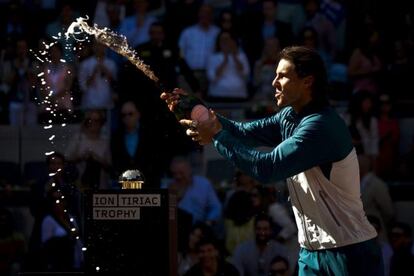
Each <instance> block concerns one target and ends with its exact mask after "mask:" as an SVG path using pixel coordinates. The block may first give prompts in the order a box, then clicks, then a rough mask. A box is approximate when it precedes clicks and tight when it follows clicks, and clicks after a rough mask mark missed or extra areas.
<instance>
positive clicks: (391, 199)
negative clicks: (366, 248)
mask: <svg viewBox="0 0 414 276" xmlns="http://www.w3.org/2000/svg"><path fill="white" fill-rule="evenodd" d="M80 16H82V17H86V16H88V18H89V21H88V22H89V24H93V23H96V24H97V25H98V26H99V27H107V28H109V29H111V30H113V31H115V32H117V33H120V34H123V35H125V37H126V38H127V41H128V43H129V45H130V46H131V47H132V48H134V49H135V51H136V52H137V53H138V55H139V57H140V58H141V59H142V60H143V61H144V62H145V63H146V64H148V65H149V66H150V68H151V69H152V70H153V71H154V72H155V75H156V76H158V77H159V78H160V80H161V82H162V83H163V86H164V87H165V89H167V90H170V89H173V88H174V87H181V88H184V89H185V90H187V91H189V92H191V93H194V94H196V95H197V96H198V97H200V98H201V99H203V100H204V101H205V102H206V103H207V104H208V105H209V106H210V107H212V108H213V109H215V110H216V111H217V112H218V113H221V114H223V115H224V116H226V117H228V118H231V119H235V120H251V119H256V118H261V117H264V116H268V115H271V114H273V113H275V112H277V111H278V110H277V108H276V106H275V103H274V100H273V98H274V88H273V87H272V86H271V82H272V80H273V78H274V74H275V66H276V62H277V53H278V52H279V51H280V50H281V49H282V48H283V47H285V46H289V45H306V46H308V47H311V48H314V49H315V50H316V51H318V52H319V53H320V55H321V56H322V57H323V60H324V61H325V65H326V68H327V72H328V77H329V87H328V93H329V100H330V102H331V105H332V106H333V107H334V108H335V109H336V110H337V111H338V113H339V114H340V115H341V116H342V118H343V119H344V120H345V121H346V123H347V125H348V126H349V130H350V132H351V134H352V138H353V142H354V145H355V148H356V149H357V152H358V155H359V164H360V171H361V195H362V199H363V202H364V207H365V209H366V212H367V214H368V215H369V219H370V221H371V222H372V223H373V224H374V225H375V226H376V227H377V230H378V231H379V233H380V235H379V238H378V242H379V243H380V244H381V247H382V249H383V255H384V260H385V262H384V265H385V271H386V274H387V275H407V274H404V272H403V271H410V267H411V266H410V262H412V261H413V260H414V255H413V254H414V245H413V241H412V228H413V227H414V217H413V214H414V212H413V211H414V197H413V194H414V193H413V190H414V86H413V85H412V82H411V80H412V79H411V78H414V63H413V62H414V60H413V58H414V51H413V50H414V9H413V6H412V4H411V3H404V1H402V0H394V1H392V2H391V1H370V0H361V1H341V0H278V1H276V0H204V1H203V0H151V1H150V0H98V1H96V0H95V1H78V0H73V1H58V0H9V1H7V0H0V33H1V36H0V143H1V152H2V153H1V154H0V188H1V193H0V274H1V275H16V274H17V273H18V272H20V271H81V270H82V266H83V251H82V246H83V245H82V240H83V237H82V229H83V228H82V224H83V219H84V218H83V215H82V205H81V201H82V195H83V193H84V192H85V191H87V190H99V189H118V188H119V185H118V182H117V179H118V176H119V175H120V174H121V173H122V172H123V171H124V170H126V169H139V170H140V171H141V172H142V173H143V174H144V176H145V185H144V187H147V188H168V189H172V190H174V191H175V192H176V193H177V195H178V199H179V201H178V221H179V229H178V245H179V252H178V267H179V271H178V273H179V275H207V274H206V273H207V272H209V271H210V272H211V271H213V272H214V273H216V274H217V275H218V273H219V272H220V273H224V274H222V275H295V268H296V261H297V252H298V249H299V248H298V244H297V241H296V231H297V229H296V226H295V223H294V221H293V216H292V213H291V209H290V206H289V202H288V195H287V192H286V189H285V188H284V182H283V181H282V182H277V183H259V182H257V181H255V180H254V179H252V178H250V177H249V176H247V175H245V174H244V173H243V172H241V171H239V170H237V169H236V168H234V167H233V166H232V165H231V164H229V163H227V161H225V160H224V159H222V158H221V157H220V156H219V155H218V154H217V153H216V152H215V151H214V149H213V148H212V147H211V146H206V147H204V148H202V147H200V146H198V145H196V144H195V143H193V142H192V141H191V140H190V139H189V138H188V137H187V136H186V135H185V133H184V130H183V128H181V126H180V125H179V123H178V122H177V120H176V118H175V117H174V115H173V114H172V113H171V112H169V111H168V109H167V107H166V105H165V103H164V102H162V101H161V100H160V99H159V94H160V91H159V88H157V87H156V86H155V85H154V84H153V82H152V81H151V80H149V79H148V78H147V77H146V76H145V75H144V74H143V73H142V72H140V71H139V70H137V69H136V68H135V67H134V66H133V65H131V64H130V63H129V62H128V61H127V60H125V59H124V58H122V57H121V56H119V55H118V54H116V53H114V52H112V51H111V50H109V49H108V48H106V47H105V46H103V45H101V44H99V43H97V42H96V41H94V40H93V39H87V40H82V41H78V40H75V39H73V38H70V39H68V40H66V39H63V38H61V37H60V36H59V33H60V34H63V33H64V32H65V31H66V29H67V28H68V26H69V25H70V24H71V23H72V22H73V21H74V20H75V19H76V18H78V17H80ZM53 41H57V43H55V44H53V45H51V42H53ZM51 107H52V108H51ZM298 162H300V160H298ZM214 273H213V275H216V274H214ZM209 275H210V274H209Z"/></svg>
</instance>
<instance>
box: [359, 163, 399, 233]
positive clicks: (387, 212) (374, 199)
mask: <svg viewBox="0 0 414 276" xmlns="http://www.w3.org/2000/svg"><path fill="white" fill-rule="evenodd" d="M358 163H359V172H360V177H361V199H362V203H363V204H364V210H365V213H366V214H367V215H371V216H375V217H377V218H378V219H379V221H380V224H381V225H380V226H381V228H382V229H388V228H389V226H390V223H391V222H392V221H393V219H394V204H393V202H392V199H391V195H390V192H389V189H388V185H387V183H385V182H384V181H383V180H382V179H381V178H379V177H378V176H377V175H376V174H375V172H374V171H373V170H372V161H371V159H370V158H369V157H367V156H364V155H358ZM380 239H381V240H387V236H386V233H383V234H382V236H380Z"/></svg>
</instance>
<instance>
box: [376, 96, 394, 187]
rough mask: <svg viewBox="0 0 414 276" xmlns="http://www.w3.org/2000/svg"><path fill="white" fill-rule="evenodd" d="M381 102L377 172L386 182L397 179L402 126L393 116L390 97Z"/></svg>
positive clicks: (384, 97)
mask: <svg viewBox="0 0 414 276" xmlns="http://www.w3.org/2000/svg"><path fill="white" fill-rule="evenodd" d="M379 100H380V107H379V109H380V113H379V118H378V133H379V153H378V157H377V160H376V172H377V174H378V175H379V176H380V177H382V178H383V179H385V180H392V179H393V178H394V179H395V172H396V163H397V160H398V151H399V142H400V126H399V123H398V119H397V118H396V117H395V116H394V114H393V105H392V102H391V99H390V96H388V95H386V94H383V95H381V96H380V98H379Z"/></svg>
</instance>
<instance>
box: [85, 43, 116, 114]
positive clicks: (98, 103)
mask: <svg viewBox="0 0 414 276" xmlns="http://www.w3.org/2000/svg"><path fill="white" fill-rule="evenodd" d="M105 49H106V47H105V46H104V45H103V44H101V43H98V42H97V41H95V42H94V44H93V52H94V55H93V56H91V57H89V58H87V59H86V60H84V61H82V62H81V63H80V64H79V75H78V79H79V85H80V88H81V90H82V107H83V108H84V109H107V110H109V109H111V108H112V106H113V100H114V98H115V93H114V90H113V86H114V82H115V81H116V79H117V67H116V64H115V62H114V61H113V60H111V59H109V58H107V57H105Z"/></svg>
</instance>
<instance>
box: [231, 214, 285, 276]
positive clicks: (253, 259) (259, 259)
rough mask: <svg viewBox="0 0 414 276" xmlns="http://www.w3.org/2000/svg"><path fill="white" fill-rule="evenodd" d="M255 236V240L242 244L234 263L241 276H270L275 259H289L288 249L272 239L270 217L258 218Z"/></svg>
mask: <svg viewBox="0 0 414 276" xmlns="http://www.w3.org/2000/svg"><path fill="white" fill-rule="evenodd" d="M255 235H256V238H255V239H251V240H248V241H245V242H243V243H241V244H240V245H239V246H238V247H237V248H236V250H235V251H234V254H233V257H232V263H233V264H234V265H235V266H236V267H237V269H238V270H239V272H240V275H269V271H270V263H271V261H272V260H273V258H275V257H276V256H283V257H285V258H287V254H288V252H287V250H286V248H285V247H284V246H283V245H282V244H280V243H279V242H277V241H275V240H273V239H272V235H273V233H272V221H271V219H270V218H269V217H267V216H265V215H260V216H257V217H256V220H255Z"/></svg>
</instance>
